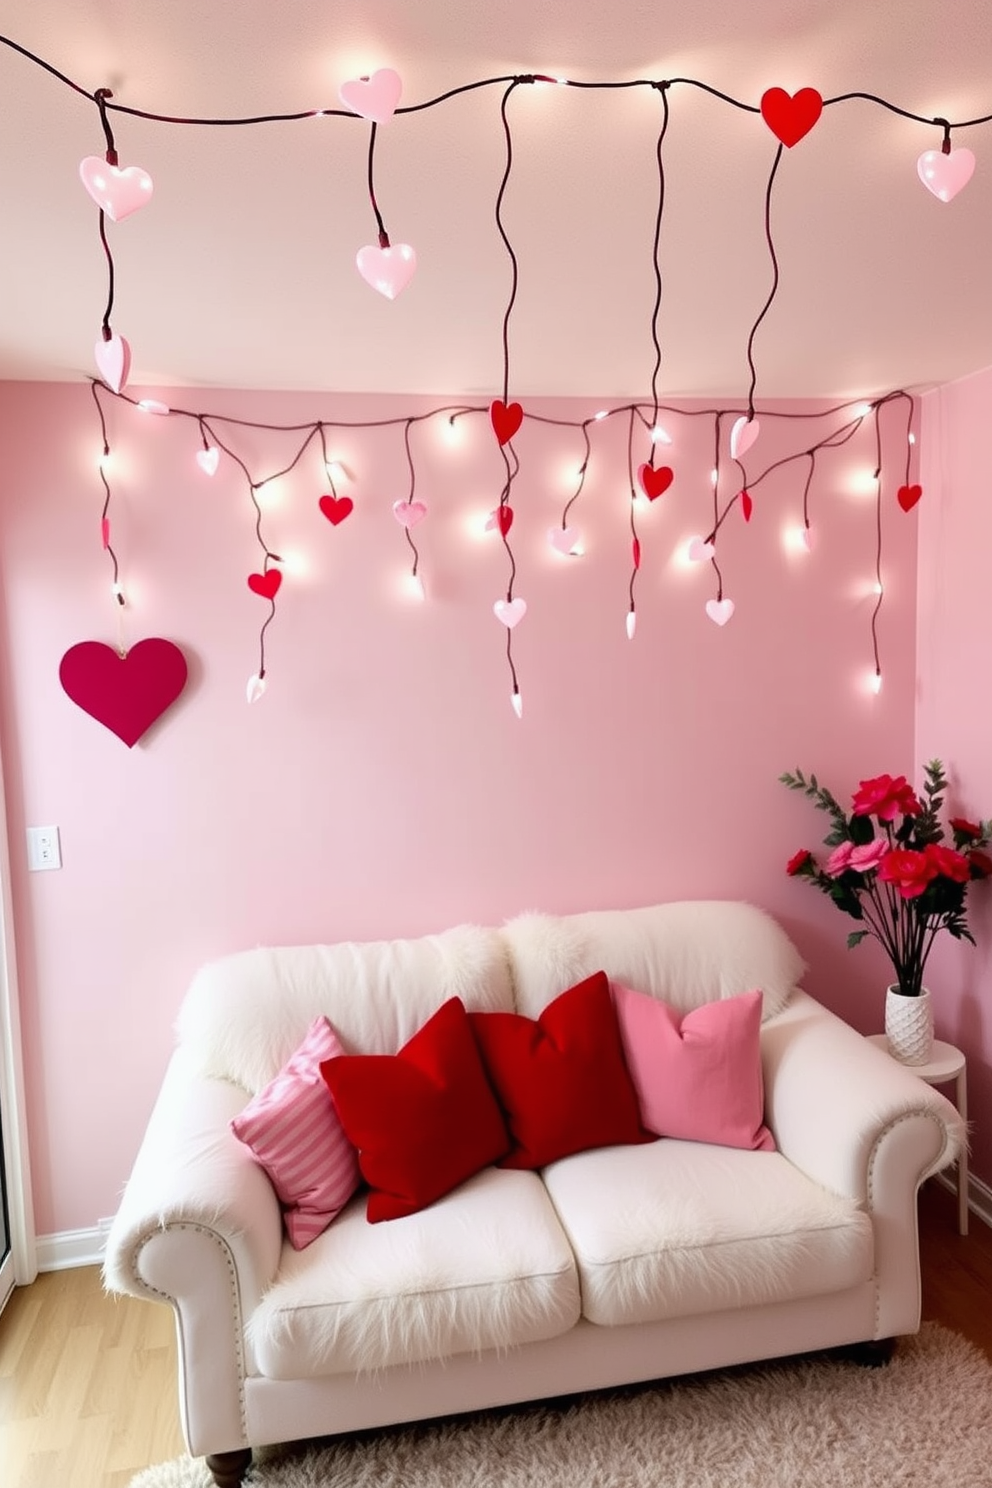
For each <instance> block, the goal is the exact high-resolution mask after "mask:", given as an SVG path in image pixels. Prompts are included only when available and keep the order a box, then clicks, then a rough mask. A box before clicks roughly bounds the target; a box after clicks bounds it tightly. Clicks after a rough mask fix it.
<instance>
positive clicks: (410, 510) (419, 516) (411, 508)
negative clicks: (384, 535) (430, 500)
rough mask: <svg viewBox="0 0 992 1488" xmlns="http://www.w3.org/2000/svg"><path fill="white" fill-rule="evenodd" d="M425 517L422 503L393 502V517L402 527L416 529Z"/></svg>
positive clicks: (425, 509) (425, 512)
mask: <svg viewBox="0 0 992 1488" xmlns="http://www.w3.org/2000/svg"><path fill="white" fill-rule="evenodd" d="M426 515H427V508H426V506H425V505H424V503H423V502H422V501H394V502H393V516H394V517H395V518H396V520H397V522H399V524H400V526H402V527H416V525H417V523H418V522H422V521H423V520H424V518H425V517H426Z"/></svg>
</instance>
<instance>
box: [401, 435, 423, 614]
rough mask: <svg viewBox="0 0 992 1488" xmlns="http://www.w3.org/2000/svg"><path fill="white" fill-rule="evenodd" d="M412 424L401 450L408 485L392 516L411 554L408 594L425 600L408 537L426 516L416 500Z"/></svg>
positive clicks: (414, 546) (417, 557) (417, 561)
mask: <svg viewBox="0 0 992 1488" xmlns="http://www.w3.org/2000/svg"><path fill="white" fill-rule="evenodd" d="M412 423H413V419H412V418H408V419H407V420H406V422H405V423H404V425H403V448H404V450H405V452H406V465H407V470H408V472H409V476H410V485H409V489H408V492H407V495H406V499H405V500H402V501H394V502H393V516H394V517H395V518H396V520H397V522H399V524H400V526H401V527H402V528H403V535H404V537H405V538H406V540H407V544H408V545H409V548H410V551H411V553H412V554H413V567H412V568H411V569H410V593H411V594H412V595H413V596H414V598H416V599H426V598H427V591H426V589H425V588H424V580H423V577H422V575H421V573H420V552H419V549H418V548H417V544H416V543H415V542H414V540H413V538H412V537H411V536H410V528H411V527H416V526H417V524H418V523H420V522H422V521H423V520H424V518H425V517H426V515H427V505H426V503H425V502H423V501H418V500H416V492H417V470H416V466H415V465H414V463H413V450H412V448H411V445H410V426H411V424H412Z"/></svg>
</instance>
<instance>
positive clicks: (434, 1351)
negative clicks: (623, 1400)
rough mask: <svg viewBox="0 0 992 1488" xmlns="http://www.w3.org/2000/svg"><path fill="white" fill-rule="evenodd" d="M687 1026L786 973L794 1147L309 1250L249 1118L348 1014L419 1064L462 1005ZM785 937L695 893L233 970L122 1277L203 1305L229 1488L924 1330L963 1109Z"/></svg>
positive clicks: (195, 1323) (463, 1209) (191, 1305)
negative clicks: (326, 1461)
mask: <svg viewBox="0 0 992 1488" xmlns="http://www.w3.org/2000/svg"><path fill="white" fill-rule="evenodd" d="M600 968H602V969H604V970H605V971H606V972H607V973H608V975H609V976H610V977H612V978H614V979H617V980H619V981H622V982H625V983H626V984H627V985H629V986H631V987H634V988H636V989H638V990H640V991H642V992H648V993H650V994H652V995H654V996H656V997H660V998H663V999H664V1000H665V1001H666V1002H669V1003H671V1004H673V1005H675V1006H676V1007H678V1008H679V1009H681V1010H683V1011H688V1010H689V1009H691V1008H693V1007H695V1006H698V1005H700V1004H702V1003H704V1002H708V1001H713V1000H715V999H718V998H722V997H730V996H733V995H735V994H737V993H740V992H743V991H747V990H750V989H752V988H755V987H760V988H761V989H762V991H763V993H764V1013H765V1021H764V1023H763V1025H762V1030H761V1049H762V1056H761V1057H762V1067H763V1076H764V1088H765V1120H766V1122H767V1124H768V1126H769V1127H770V1129H771V1131H772V1133H773V1135H774V1138H775V1142H776V1144H777V1148H778V1150H777V1152H774V1153H772V1152H767V1151H765V1152H759V1151H745V1150H739V1149H733V1148H726V1147H716V1146H709V1145H705V1144H703V1143H700V1142H688V1141H675V1140H665V1139H660V1140H657V1141H653V1142H650V1143H647V1144H645V1145H640V1146H637V1145H634V1146H629V1147H610V1148H601V1149H598V1150H595V1151H589V1152H583V1153H579V1154H577V1155H575V1156H572V1157H568V1158H565V1159H563V1160H561V1161H559V1162H556V1163H553V1164H551V1165H550V1166H549V1167H547V1168H545V1169H544V1170H543V1171H541V1172H522V1171H513V1170H508V1169H500V1168H497V1167H493V1168H487V1169H485V1170H484V1171H483V1172H481V1173H478V1174H477V1175H476V1176H475V1177H473V1178H471V1179H470V1180H469V1181H468V1182H466V1183H464V1184H463V1185H461V1187H459V1188H457V1189H455V1190H454V1191H453V1192H451V1193H449V1194H448V1195H446V1196H445V1197H444V1198H442V1199H441V1200H439V1201H438V1202H437V1203H435V1204H433V1205H432V1206H431V1207H429V1208H427V1209H425V1210H423V1211H422V1212H420V1213H417V1214H414V1215H411V1216H409V1217H407V1218H403V1219H398V1220H392V1221H389V1222H386V1223H380V1224H375V1225H372V1224H369V1223H368V1222H367V1220H366V1217H365V1196H364V1194H363V1193H362V1192H361V1191H360V1192H359V1193H358V1194H357V1195H356V1196H355V1197H354V1198H353V1199H352V1201H351V1202H350V1203H349V1205H348V1207H347V1208H346V1209H345V1210H344V1212H343V1213H342V1214H341V1215H340V1216H339V1217H338V1218H337V1219H336V1220H335V1221H334V1222H333V1223H332V1224H331V1225H330V1227H329V1228H328V1229H327V1230H326V1231H325V1232H324V1233H323V1234H322V1235H321V1236H320V1237H319V1238H318V1239H317V1240H315V1241H314V1242H313V1243H312V1244H311V1245H310V1246H308V1247H307V1248H306V1249H305V1250H302V1251H295V1250H293V1249H292V1248H291V1247H290V1246H289V1245H288V1243H286V1240H285V1235H284V1231H283V1225H282V1222H281V1213H280V1207H279V1203H278V1201H277V1199H276V1196H275V1193H274V1191H273V1188H272V1187H271V1185H270V1183H269V1180H268V1178H267V1176H266V1174H265V1172H264V1170H263V1169H262V1168H261V1167H260V1166H259V1165H258V1164H257V1163H256V1162H255V1161H254V1159H253V1157H252V1154H251V1152H250V1151H249V1150H248V1148H247V1147H245V1146H243V1145H242V1144H241V1143H240V1142H239V1141H237V1140H236V1138H235V1137H234V1136H233V1135H232V1133H231V1131H230V1129H229V1122H230V1120H231V1118H232V1117H233V1116H235V1115H236V1113H238V1112H239V1111H240V1110H241V1109H242V1107H243V1106H244V1105H245V1103H246V1101H247V1100H248V1098H249V1095H250V1094H251V1093H254V1092H255V1091H257V1090H258V1089H260V1088H261V1087H262V1086H263V1085H265V1083H266V1082H267V1081H269V1080H270V1079H271V1078H272V1076H273V1075H274V1074H275V1073H276V1072H277V1071H278V1070H279V1069H280V1067H281V1066H282V1065H283V1063H284V1062H285V1061H286V1059H287V1058H288V1057H289V1056H290V1054H291V1053H292V1052H293V1050H294V1049H295V1048H296V1046H297V1045H298V1044H299V1042H300V1041H301V1039H302V1038H303V1035H304V1034H305V1032H306V1030H307V1028H308V1026H309V1024H310V1023H311V1021H312V1019H313V1018H314V1017H315V1016H316V1015H317V1014H320V1013H324V1014H325V1015H326V1016H327V1017H328V1018H329V1019H330V1021H331V1023H332V1024H333V1026H334V1028H335V1029H336V1030H337V1032H338V1034H339V1035H340V1037H341V1040H342V1042H343V1044H344V1046H345V1048H346V1050H348V1051H349V1052H357V1053H386V1054H390V1053H395V1052H396V1051H397V1050H398V1049H399V1048H400V1047H401V1046H402V1045H403V1044H404V1043H405V1042H406V1041H407V1040H408V1039H409V1038H410V1037H411V1036H412V1035H413V1034H414V1033H415V1032H416V1031H417V1029H418V1028H419V1027H420V1026H421V1025H422V1024H423V1023H424V1022H425V1021H426V1019H427V1018H428V1017H429V1016H430V1015H431V1014H432V1013H433V1012H434V1011H435V1010H436V1009H437V1008H438V1007H439V1006H440V1005H441V1003H442V1002H444V1001H445V1000H446V999H447V998H449V997H452V996H456V995H457V996H459V997H461V998H462V1000H463V1002H464V1003H465V1005H466V1007H467V1008H468V1009H469V1010H481V1011H486V1010H508V1011H518V1012H522V1013H524V1014H526V1015H528V1016H531V1017H536V1016H537V1014H538V1013H539V1012H540V1011H541V1009H542V1008H544V1006H545V1005H546V1004H547V1003H548V1002H549V1001H551V999H552V998H554V997H555V996H556V995H557V994H558V993H560V992H562V991H563V990H564V989H566V988H567V987H570V986H572V985H573V984H574V983H576V982H578V981H579V980H580V979H581V978H583V977H585V976H587V975H589V974H591V973H592V972H594V971H596V970H598V969H600ZM802 971H803V966H802V962H801V960H800V958H799V955H798V953H797V951H796V950H795V947H794V946H793V945H792V943H791V941H790V940H789V939H788V938H787V936H786V935H785V934H784V932H783V931H782V930H781V928H780V927H779V926H778V925H777V924H776V923H775V922H774V921H773V920H771V919H770V918H769V917H768V916H766V915H765V914H763V913H762V912H761V911H760V910H757V909H755V908H753V907H751V906H748V905H745V904H740V903H734V902H716V901H693V902H687V903H682V904H667V905H660V906H654V907H648V908H644V909H634V910H609V911H602V912H593V913H588V914H580V915H571V916H564V917H550V916H541V915H525V916H521V917H519V918H518V919H516V920H513V921H510V922H509V924H507V925H506V926H504V927H503V928H502V929H487V928H479V927H473V926H461V927H458V928H456V929H453V930H449V931H446V932H444V933H443V934H440V935H432V936H427V937H424V938H421V939H416V940H396V941H382V942H376V943H369V944H341V945H334V946H316V947H301V948H285V949H276V950H269V949H259V950H252V951H247V952H244V953H242V954H239V955H234V956H229V957H226V958H224V959H222V960H219V961H216V962H214V963H212V964H210V965H209V966H207V967H205V968H204V969H203V970H202V971H201V972H200V973H198V975H197V977H196V978H195V979H194V981H193V983H192V985H191V987H190V989H189V991H188V993H187V995H186V998H185V1000H184V1003H183V1006H182V1010H181V1012H180V1016H179V1020H178V1034H179V1041H178V1048H177V1049H176V1051H175V1053H174V1055H173V1058H172V1061H171V1063H170V1066H169V1068H168V1071H167V1074H166V1077H165V1080H164V1083H163V1087H162V1090H161V1093H160V1095H159V1098H158V1101H157V1104H156V1106H155V1109H154V1111H153V1114H152V1116H151V1119H150V1122H149V1125H148V1130H147V1132H146V1134H145V1136H144V1140H143V1142H142V1145H141V1149H140V1152H139V1154H138V1157H137V1160H136V1162H135V1165H134V1170H133V1173H132V1175H131V1177H130V1180H129V1181H128V1183H127V1185H126V1188H125V1192H124V1195H123V1199H122V1202H121V1206H120V1210H119V1212H118V1214H117V1216H116V1219H115V1221H114V1224H113V1228H112V1230H111V1233H110V1238H109V1242H108V1246H107V1253H106V1262H105V1278H106V1282H107V1285H108V1286H109V1287H110V1288H111V1289H113V1290H117V1291H121V1292H127V1293H132V1294H134V1295H136V1296H139V1297H150V1298H152V1299H154V1300H156V1301H159V1302H166V1303H169V1304H170V1305H171V1306H172V1307H173V1309H174V1311H175V1316H176V1326H177V1335H178V1346H179V1363H180V1374H181V1378H180V1406H181V1412H182V1421H183V1428H184V1433H185V1437H186V1441H187V1444H188V1446H189V1450H190V1452H191V1453H192V1454H193V1455H206V1456H207V1458H208V1462H209V1465H210V1467H211V1470H212V1472H213V1475H214V1478H215V1480H216V1482H217V1483H218V1484H221V1485H234V1484H237V1483H239V1482H240V1481H241V1479H242V1477H243V1474H244V1472H245V1471H246V1469H247V1465H248V1463H249V1461H250V1456H251V1448H252V1447H255V1446H260V1445H262V1444H269V1443H274V1442H281V1441H291V1440H295V1439H297V1438H306V1437H314V1436H328V1435H333V1434H335V1433H341V1432H347V1431H353V1430H357V1429H360V1428H363V1427H369V1426H377V1425H381V1424H385V1423H389V1422H397V1421H404V1420H413V1419H419V1418H426V1417H431V1416H438V1415H448V1414H454V1413H457V1412H462V1411H469V1410H474V1409H477V1408H482V1407H488V1406H492V1405H496V1404H505V1403H510V1402H514V1401H520V1400H527V1399H534V1398H540V1397H544V1396H551V1395H561V1394H566V1393H569V1392H573V1391H579V1390H586V1389H595V1388H599V1387H603V1386H610V1385H616V1384H620V1383H625V1382H631V1381H636V1380H645V1379H652V1378H660V1377H663V1376H668V1375H675V1374H682V1373H687V1372H690V1371H697V1370H705V1369H710V1368H714V1367H718V1366H723V1365H728V1364H733V1363H739V1362H744V1361H749V1360H757V1359H762V1358H769V1357H777V1356H782V1355H787V1354H791V1353H796V1352H805V1351H808V1350H814V1349H822V1348H828V1347H832V1346H836V1345H845V1344H849V1343H854V1342H859V1341H869V1340H885V1339H889V1338H891V1337H893V1336H895V1335H897V1334H905V1333H912V1332H915V1331H916V1329H917V1328H918V1327H919V1321H920V1273H919V1256H918V1249H917V1223H916V1193H917V1189H918V1187H919V1185H920V1183H921V1182H922V1180H923V1179H924V1178H926V1177H927V1176H928V1175H930V1174H932V1173H934V1172H936V1171H937V1170H938V1169H940V1168H942V1167H943V1166H945V1165H946V1164H947V1163H949V1162H950V1161H952V1160H953V1158H954V1156H955V1155H956V1152H957V1150H958V1146H959V1144H960V1142H961V1141H962V1140H963V1131H962V1126H961V1123H960V1120H959V1118H958V1116H957V1113H956V1112H955V1110H954V1108H953V1106H952V1105H951V1104H950V1103H949V1102H948V1101H946V1100H945V1099H944V1098H943V1097H942V1096H941V1095H939V1094H938V1093H937V1092H935V1091H934V1090H932V1089H930V1088H929V1087H928V1086H927V1085H925V1084H924V1083H923V1081H921V1080H920V1079H919V1078H918V1077H917V1076H915V1075H914V1074H913V1073H912V1072H911V1071H910V1070H909V1069H906V1068H903V1067H901V1066H899V1065H898V1064H896V1063H895V1062H894V1061H893V1060H891V1059H890V1058H889V1057H888V1056H887V1055H886V1054H884V1053H882V1052H881V1051H879V1050H878V1049H876V1048H874V1047H872V1046H871V1045H870V1044H868V1043H867V1042H866V1041H865V1040H863V1039H862V1038H861V1037H860V1036H859V1035H858V1034H857V1033H856V1032H854V1031H853V1030H852V1029H851V1028H850V1027H849V1026H848V1025H846V1024H845V1023H843V1022H842V1021H841V1020H840V1019H838V1018H836V1017H835V1016H834V1015H833V1014H831V1013H830V1012H828V1011H827V1010H826V1009H825V1008H823V1007H822V1006H821V1005H820V1004H818V1003H817V1002H815V1001H814V1000H813V999H812V998H810V997H809V996H807V995H806V994H805V993H804V992H802V991H801V990H800V989H799V988H798V986H797V983H798V981H799V978H800V976H801V974H802Z"/></svg>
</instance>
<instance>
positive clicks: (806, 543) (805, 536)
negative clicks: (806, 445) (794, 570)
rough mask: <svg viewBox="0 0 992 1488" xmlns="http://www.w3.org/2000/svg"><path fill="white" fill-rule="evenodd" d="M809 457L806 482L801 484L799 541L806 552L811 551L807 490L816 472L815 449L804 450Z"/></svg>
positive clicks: (811, 535)
mask: <svg viewBox="0 0 992 1488" xmlns="http://www.w3.org/2000/svg"><path fill="white" fill-rule="evenodd" d="M806 453H807V455H808V457H809V469H808V470H807V472H806V484H805V485H804V486H803V527H802V533H801V535H800V541H801V542H802V546H803V548H804V549H805V550H806V552H807V553H812V551H813V531H812V528H811V527H810V521H809V490H810V486H811V485H812V484H813V476H814V474H815V473H816V450H815V449H811V450H807V451H806Z"/></svg>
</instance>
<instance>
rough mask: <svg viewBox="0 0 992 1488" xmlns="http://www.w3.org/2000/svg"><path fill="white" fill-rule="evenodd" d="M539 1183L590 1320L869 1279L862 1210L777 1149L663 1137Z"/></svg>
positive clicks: (625, 1319)
mask: <svg viewBox="0 0 992 1488" xmlns="http://www.w3.org/2000/svg"><path fill="white" fill-rule="evenodd" d="M544 1180H545V1184H546V1186H547V1189H548V1193H549V1194H550V1196H551V1201H552V1203H553V1204H554V1206H555V1209H556V1211H557V1213H558V1217H559V1219H560V1220H561V1222H562V1225H563V1227H564V1229H565V1233H566V1234H567V1235H568V1238H569V1241H570V1242H571V1245H572V1249H573V1252H574V1254H575V1257H576V1262H577V1264H578V1268H579V1277H580V1280H581V1285H582V1311H583V1314H584V1316H585V1317H586V1318H588V1319H589V1321H590V1322H593V1323H601V1324H605V1325H608V1326H615V1325H618V1324H623V1323H638V1322H654V1321H658V1320H661V1319H664V1318H672V1317H687V1316H690V1315H692V1314H695V1313H706V1312H719V1311H722V1310H724V1309H727V1308H734V1307H750V1306H755V1305H760V1304H764V1303H769V1302H784V1301H792V1300H795V1299H798V1298H802V1297H811V1296H820V1295H822V1294H824V1293H828V1292H837V1291H842V1290H844V1289H845V1288H847V1287H851V1286H856V1285H858V1284H859V1283H862V1282H866V1281H868V1280H870V1278H871V1276H872V1270H873V1260H874V1250H873V1243H872V1227H871V1221H870V1219H869V1218H868V1216H867V1215H866V1214H864V1213H862V1211H861V1210H860V1209H859V1208H858V1206H857V1205H856V1204H855V1203H854V1202H853V1201H851V1200H849V1199H843V1198H840V1197H838V1196H837V1195H836V1194H832V1193H830V1192H829V1191H828V1190H827V1189H825V1188H821V1187H820V1186H819V1185H818V1184H816V1183H813V1182H812V1181H811V1180H810V1179H809V1178H806V1177H805V1176H804V1175H803V1174H802V1173H801V1172H800V1171H799V1169H798V1168H795V1167H793V1165H792V1164H791V1163H790V1162H788V1161H787V1159H786V1158H784V1157H782V1156H781V1154H780V1153H777V1152H749V1151H745V1150H743V1149H737V1148H729V1147H715V1146H709V1145H707V1144H705V1143H699V1142H686V1141H676V1140H665V1139H662V1140H660V1141H657V1142H654V1143H652V1144H650V1145H649V1146H645V1147H616V1148H603V1149H601V1150H599V1151H592V1152H582V1153H578V1154H576V1155H575V1156H574V1157H567V1158H563V1159H562V1161H561V1162H558V1163H553V1164H552V1165H551V1166H550V1167H548V1168H545V1170H544Z"/></svg>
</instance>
